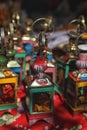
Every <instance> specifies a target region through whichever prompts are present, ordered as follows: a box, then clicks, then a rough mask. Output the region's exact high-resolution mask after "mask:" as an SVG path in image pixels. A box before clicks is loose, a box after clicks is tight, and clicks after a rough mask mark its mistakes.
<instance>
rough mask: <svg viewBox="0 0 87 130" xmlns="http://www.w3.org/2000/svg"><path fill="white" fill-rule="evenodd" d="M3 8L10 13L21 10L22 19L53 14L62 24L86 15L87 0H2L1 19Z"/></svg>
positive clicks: (58, 23)
mask: <svg viewBox="0 0 87 130" xmlns="http://www.w3.org/2000/svg"><path fill="white" fill-rule="evenodd" d="M2 9H4V10H6V9H7V10H8V12H9V13H8V15H10V13H11V12H13V11H15V10H16V11H20V12H21V15H22V20H24V19H25V18H33V19H36V18H38V17H44V16H48V15H51V16H53V17H54V18H55V20H56V23H57V25H60V24H67V23H68V22H69V21H70V20H72V19H73V18H75V17H78V16H79V15H84V16H85V17H86V16H87V0H0V19H2V17H3V11H2ZM6 13H7V12H6Z"/></svg>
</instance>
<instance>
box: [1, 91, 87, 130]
mask: <svg viewBox="0 0 87 130" xmlns="http://www.w3.org/2000/svg"><path fill="white" fill-rule="evenodd" d="M4 112H5V111H1V112H0V115H1V114H2V113H4ZM11 112H12V114H14V115H16V114H17V110H16V109H12V111H11ZM78 125H82V129H80V130H86V129H87V117H86V116H84V115H83V114H79V115H77V116H72V115H71V114H70V113H69V111H68V109H66V108H65V107H64V106H63V103H62V102H60V100H59V96H58V94H55V96H54V126H52V125H51V124H49V123H47V122H45V121H43V120H40V121H38V122H36V123H35V124H33V125H32V126H29V124H28V123H27V120H26V117H25V115H24V113H22V114H21V116H20V117H19V118H18V119H16V121H15V122H13V123H11V124H10V125H4V126H3V127H0V130H45V127H49V130H64V129H68V130H70V129H71V128H72V127H74V126H78Z"/></svg>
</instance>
